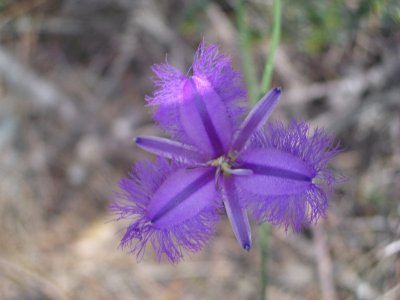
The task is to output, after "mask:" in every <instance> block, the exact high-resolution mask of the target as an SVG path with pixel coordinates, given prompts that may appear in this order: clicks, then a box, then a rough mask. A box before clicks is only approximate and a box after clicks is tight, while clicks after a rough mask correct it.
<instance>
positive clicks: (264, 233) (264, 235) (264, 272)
mask: <svg viewBox="0 0 400 300" xmlns="http://www.w3.org/2000/svg"><path fill="white" fill-rule="evenodd" d="M268 235H269V227H268V224H267V223H264V224H261V226H260V250H261V290H260V293H261V295H260V296H261V297H260V299H262V300H266V299H267V284H268V268H267V267H268Z"/></svg>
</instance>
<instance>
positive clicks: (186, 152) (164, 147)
mask: <svg viewBox="0 0 400 300" xmlns="http://www.w3.org/2000/svg"><path fill="white" fill-rule="evenodd" d="M135 142H136V144H137V145H138V146H139V147H140V148H142V149H143V150H146V151H148V152H150V153H153V154H155V155H160V156H163V157H166V158H175V159H176V158H183V159H185V160H189V161H190V160H196V161H197V162H203V161H204V158H203V157H202V156H201V154H200V153H199V152H197V151H196V150H195V149H193V148H192V147H190V146H187V145H184V144H181V143H178V142H175V141H172V140H169V139H165V138H159V137H152V136H139V137H137V138H136V140H135Z"/></svg>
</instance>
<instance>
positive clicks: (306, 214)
mask: <svg viewBox="0 0 400 300" xmlns="http://www.w3.org/2000/svg"><path fill="white" fill-rule="evenodd" d="M256 198H257V197H256ZM253 200H254V198H253ZM328 206H329V205H328V198H327V195H326V193H325V192H324V191H322V190H321V189H320V188H319V187H318V186H316V185H311V186H310V188H309V189H308V190H307V191H306V192H304V193H299V194H292V195H283V196H268V197H264V198H263V199H260V197H258V201H257V202H256V201H253V205H252V206H250V207H251V209H252V211H253V217H254V218H255V219H256V220H258V221H259V222H269V223H271V224H273V225H275V226H283V227H284V228H285V230H286V231H287V230H288V229H289V228H292V229H293V231H295V232H299V231H301V230H302V229H304V228H305V227H307V226H310V225H312V224H314V223H316V222H317V221H318V219H319V218H320V217H324V216H325V215H326V212H327V209H328Z"/></svg>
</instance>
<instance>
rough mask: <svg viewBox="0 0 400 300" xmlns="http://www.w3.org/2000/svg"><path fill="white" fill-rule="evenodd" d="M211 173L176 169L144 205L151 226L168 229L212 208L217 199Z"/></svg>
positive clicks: (208, 171)
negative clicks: (145, 205)
mask: <svg viewBox="0 0 400 300" xmlns="http://www.w3.org/2000/svg"><path fill="white" fill-rule="evenodd" d="M214 172H215V171H214V170H213V169H212V168H207V169H194V170H187V169H179V170H177V171H176V172H174V173H172V174H171V175H169V176H168V178H167V179H166V180H165V181H164V182H163V184H162V185H161V186H160V187H159V188H158V189H157V191H156V192H155V193H154V195H153V197H152V199H151V200H150V202H149V204H148V206H147V211H148V215H149V218H150V220H151V222H152V223H153V224H154V226H156V227H158V228H168V227H170V226H174V225H177V224H180V223H182V222H183V221H185V220H187V219H191V218H193V217H195V216H196V215H197V214H198V213H199V212H201V211H202V210H203V209H205V208H207V207H209V206H213V203H214V202H215V201H216V198H217V195H216V191H215V186H214Z"/></svg>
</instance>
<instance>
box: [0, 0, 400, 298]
mask: <svg viewBox="0 0 400 300" xmlns="http://www.w3.org/2000/svg"><path fill="white" fill-rule="evenodd" d="M282 2H283V32H282V33H283V36H282V42H281V44H280V46H279V49H278V52H277V56H276V65H275V72H274V76H273V85H276V86H281V87H282V88H283V97H282V101H281V102H280V105H279V107H278V109H277V110H276V111H275V112H274V114H273V115H272V118H280V119H284V120H288V119H290V118H292V117H296V118H299V119H306V120H307V121H309V122H311V123H312V124H313V126H315V127H317V126H321V127H325V128H326V129H327V130H328V131H329V132H332V133H333V134H335V135H337V137H338V141H340V143H341V145H342V147H343V152H342V153H341V155H339V157H338V158H337V159H336V160H335V162H334V164H333V167H334V168H335V169H336V170H337V171H338V173H342V174H344V175H345V176H346V177H347V180H346V181H344V182H343V183H342V184H341V185H339V186H338V187H337V188H336V189H335V191H334V192H333V193H332V196H331V202H330V204H331V207H330V210H329V215H328V216H327V219H326V220H325V221H321V222H320V223H319V224H318V226H317V227H313V228H312V229H310V230H306V231H305V232H303V233H302V234H299V235H295V234H292V233H287V234H286V233H285V232H284V231H282V230H280V229H273V230H271V234H272V236H271V242H270V244H269V245H270V249H269V253H270V259H269V262H268V263H269V269H268V275H269V278H270V280H269V288H268V292H269V293H270V299H278V300H279V299H283V300H285V299H311V300H314V299H315V300H316V299H335V298H336V299H345V300H346V299H363V300H364V299H365V300H369V299H371V300H372V299H396V300H397V299H400V286H399V282H400V260H399V253H400V218H399V215H400V206H399V205H400V204H399V201H398V200H399V199H400V100H399V95H400V88H399V87H400V81H399V78H400V56H399V53H400V17H399V16H400V15H399V14H400V12H399V9H400V5H399V1H398V0H381V1H378V0H375V1H373V0H346V1H344V0H342V1H336V0H332V1H331V0H308V1H306V0H298V1H282ZM245 3H246V14H245V20H246V22H247V23H248V26H249V28H250V42H251V50H252V55H253V57H254V61H255V67H256V71H257V73H258V75H260V74H261V73H262V71H263V68H264V63H265V57H266V54H267V53H266V52H267V51H268V45H269V38H270V32H271V22H272V18H271V11H272V3H273V1H263V0H248V1H245ZM235 4H236V1H235V0H223V1H222V0H221V1H211V0H195V1H188V0H179V1H178V0H173V1H156V0H135V1H130V0H85V1H81V0H18V1H11V0H0V227H1V230H0V299H6V300H8V299H130V300H131V299H254V298H255V297H257V295H258V291H259V289H258V286H257V285H258V283H259V266H260V261H259V253H258V246H259V244H258V243H259V239H258V236H257V235H255V236H254V240H255V246H254V249H253V250H252V251H251V252H250V253H243V252H242V251H241V249H240V247H238V246H237V245H236V240H235V238H234V235H233V234H232V232H231V229H230V227H229V224H228V222H227V221H226V220H225V221H224V222H222V223H221V225H220V227H219V228H218V232H217V235H216V237H215V239H214V240H213V241H212V242H211V243H210V245H209V246H207V247H206V248H205V249H204V251H202V252H200V253H199V254H197V255H194V256H193V257H191V258H189V257H188V259H187V260H186V261H185V262H183V263H181V264H179V265H177V266H171V265H168V264H165V262H161V263H160V264H158V263H156V261H155V260H154V254H153V253H152V252H151V251H148V253H147V254H146V256H145V259H144V261H143V262H142V263H140V264H137V263H136V261H135V259H134V258H133V257H131V256H130V255H128V254H126V253H124V252H123V251H120V250H119V249H117V244H118V242H119V238H120V237H121V230H122V229H123V228H122V224H121V223H115V222H109V221H110V220H111V219H112V217H111V216H110V214H109V212H108V210H107V207H108V205H109V203H110V198H111V197H112V196H111V195H112V191H113V190H115V189H116V188H117V182H118V180H119V178H121V177H122V176H125V175H126V173H127V172H128V171H129V170H130V168H131V166H132V164H133V163H134V162H135V161H136V160H138V159H144V158H150V157H149V156H146V154H145V153H144V152H143V151H140V150H139V149H137V148H136V147H135V146H134V145H133V143H132V138H133V137H135V136H137V135H141V134H153V135H162V133H160V132H159V131H158V130H157V129H156V128H155V127H154V125H153V122H152V121H151V118H150V111H149V110H148V108H146V107H145V101H144V96H145V95H146V94H150V93H151V92H152V89H153V83H152V81H151V71H150V67H151V65H152V64H154V63H160V62H163V61H164V60H165V57H166V55H167V58H168V61H169V62H170V63H171V64H174V65H175V66H177V67H178V68H180V69H181V70H182V71H186V70H188V69H189V67H190V63H191V61H192V57H193V53H194V51H195V48H196V47H197V45H198V43H199V42H200V41H201V40H202V39H204V40H205V41H206V42H208V43H217V44H219V45H220V46H221V51H223V52H224V53H226V54H228V55H230V56H232V58H233V62H234V65H235V66H236V67H237V68H238V69H240V68H241V67H242V59H241V57H240V51H239V37H238V32H237V18H236V16H235V10H234V7H235ZM321 268H322V269H321ZM321 270H322V271H321ZM323 271H325V272H327V273H325V275H324V276H321V272H323ZM326 284H328V286H329V284H330V286H331V288H332V289H333V290H334V293H335V294H336V297H335V295H333V296H332V297H333V298H332V297H331V298H329V295H328V296H327V293H326V290H324V287H325V286H326Z"/></svg>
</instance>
